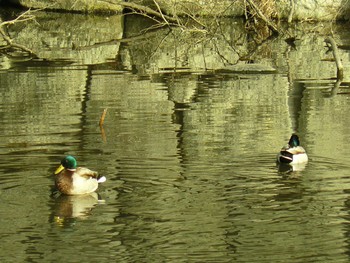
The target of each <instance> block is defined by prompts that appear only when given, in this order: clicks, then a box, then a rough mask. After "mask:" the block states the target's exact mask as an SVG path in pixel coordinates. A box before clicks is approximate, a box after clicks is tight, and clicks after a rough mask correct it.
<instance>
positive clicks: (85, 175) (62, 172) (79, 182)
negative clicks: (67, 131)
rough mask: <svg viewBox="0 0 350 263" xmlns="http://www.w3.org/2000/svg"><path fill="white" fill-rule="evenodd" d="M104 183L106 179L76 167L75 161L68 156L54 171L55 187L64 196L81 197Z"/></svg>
mask: <svg viewBox="0 0 350 263" xmlns="http://www.w3.org/2000/svg"><path fill="white" fill-rule="evenodd" d="M105 181H106V177H104V176H99V175H98V173H97V172H95V171H91V170H90V169H88V168H84V167H77V161H76V159H75V158H74V157H73V156H71V155H68V156H66V157H65V158H64V159H63V160H62V161H61V165H60V166H59V167H58V168H57V169H56V171H55V185H56V187H57V189H58V190H59V191H60V192H61V193H62V194H66V195H83V194H89V193H92V192H94V191H96V190H97V188H98V184H99V183H103V182H105Z"/></svg>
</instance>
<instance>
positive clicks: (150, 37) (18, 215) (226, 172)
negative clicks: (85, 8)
mask: <svg viewBox="0 0 350 263" xmlns="http://www.w3.org/2000/svg"><path fill="white" fill-rule="evenodd" d="M124 19H125V18H123V17H120V16H111V17H108V19H107V18H106V17H93V16H91V17H90V16H82V15H67V14H55V13H44V12H38V17H37V21H38V23H28V24H26V25H23V24H22V25H21V26H20V25H14V26H13V27H11V28H9V30H10V31H9V33H10V34H11V35H13V36H15V40H16V41H18V42H19V43H22V44H24V43H25V44H26V45H27V46H28V47H29V48H31V49H33V50H35V52H36V54H38V57H39V58H40V59H34V60H29V61H27V60H26V61H23V60H22V61H19V60H18V59H16V60H15V59H14V58H13V57H7V56H5V55H3V53H1V55H0V75H1V76H0V131H1V132H0V138H1V140H0V155H1V159H0V198H1V200H2V204H3V205H2V206H1V208H0V216H1V218H2V220H3V224H1V226H0V233H1V236H2V248H3V249H2V252H0V258H2V259H3V258H4V259H5V262H6V261H8V260H10V259H11V260H15V261H18V262H21V261H38V260H41V261H53V260H55V259H57V258H60V260H62V261H65V262H71V261H78V260H79V261H91V260H92V261H98V260H102V261H116V260H117V261H118V260H119V261H128V262H129V261H130V262H163V261H176V262H182V261H183V262H187V261H199V262H200V261H207V262H208V261H215V262H221V261H222V262H227V261H232V260H234V261H235V260H236V261H239V262H278V261H288V262H300V260H302V261H303V262H315V261H317V262H328V261H329V258H332V260H334V261H347V260H348V254H349V253H348V251H349V249H348V247H349V245H348V244H349V240H348V239H349V238H348V230H347V228H346V227H345V226H346V225H347V224H348V210H349V209H348V205H347V203H348V202H347V199H348V195H347V192H348V190H347V188H346V185H347V184H348V183H349V174H348V173H349V166H348V160H347V159H348V158H347V156H349V147H347V143H348V141H349V139H350V135H349V134H350V128H349V127H350V125H349V123H348V122H349V118H348V116H347V115H348V114H347V113H348V112H349V93H348V92H347V89H348V84H347V83H349V80H348V79H346V78H345V79H344V81H343V82H342V83H341V84H340V85H339V88H338V89H337V92H333V93H331V94H332V96H329V94H330V90H332V87H334V83H335V80H334V76H335V65H334V63H332V62H329V61H328V60H329V59H327V58H329V57H328V56H329V55H328V54H327V53H326V52H325V50H324V44H323V41H324V37H323V36H322V35H320V34H319V33H316V32H315V31H314V30H311V29H310V30H309V31H307V32H306V31H303V30H306V29H307V28H306V29H305V28H303V29H301V28H298V27H297V26H296V28H295V32H293V33H294V34H295V35H296V36H297V38H296V39H298V40H297V41H296V42H295V48H294V49H291V48H290V46H288V44H287V43H286V42H285V40H284V39H283V38H274V39H269V40H268V41H267V42H264V43H261V44H260V45H257V44H256V43H255V44H253V43H252V42H249V43H247V41H248V40H249V39H250V38H249V37H248V36H247V35H246V33H245V31H244V27H243V26H244V23H243V21H240V20H234V21H232V20H231V19H223V21H222V23H220V25H221V26H222V28H221V31H220V32H221V35H218V36H217V37H216V38H213V37H212V38H209V39H208V38H205V37H203V35H201V34H199V33H198V32H182V31H181V30H178V29H176V28H174V29H172V30H169V29H168V28H167V29H160V30H157V31H150V32H147V35H146V36H147V37H146V38H142V37H140V36H138V37H137V38H135V39H134V40H133V41H129V40H130V39H132V37H133V36H135V33H137V32H138V30H139V29H140V28H144V25H142V21H140V20H135V21H133V19H132V18H131V17H130V18H128V20H129V21H128V24H125V23H124V22H125V21H124ZM133 22H134V23H135V24H134V26H133V24H132V23H133ZM39 25H40V26H39ZM75 25H79V29H77V27H76V26H75ZM92 25H93V26H92ZM111 25H113V26H111ZM315 26H317V25H310V27H311V28H313V29H314V28H315ZM305 27H307V26H305ZM339 27H341V25H339ZM96 28H97V29H99V30H97V29H96ZM95 29H96V30H95ZM330 29H332V30H333V32H336V33H335V34H337V35H338V36H339V39H347V37H346V36H344V34H346V32H345V31H344V30H341V29H338V30H335V29H337V28H334V25H332V26H330V27H329V28H328V27H327V26H326V27H324V28H323V30H325V31H324V34H327V32H328V31H327V30H330ZM34 33H35V35H36V36H37V37H36V38H33V37H32V36H33V34H34ZM67 36H69V37H67ZM123 37H124V40H125V41H124V42H123V41H117V40H119V39H122V38H123ZM0 45H1V43H0ZM341 52H342V56H343V59H344V61H345V60H346V61H347V60H349V54H348V51H347V50H342V51H341ZM344 64H346V63H344ZM346 70H347V69H346ZM106 108H108V112H107V115H106V119H105V123H104V126H103V128H104V136H101V130H100V127H99V125H98V121H99V118H100V116H101V113H102V111H103V110H104V109H106ZM292 132H298V134H299V135H300V138H301V141H302V145H303V146H304V147H305V148H306V150H307V152H308V155H309V158H310V161H309V163H308V164H307V166H306V167H301V168H300V167H293V166H287V167H285V166H284V167H281V166H280V167H279V166H276V164H275V161H276V159H275V158H276V154H277V153H278V151H279V150H280V148H281V147H282V146H283V145H284V144H285V143H286V142H287V141H288V139H289V137H290V134H291V133H292ZM65 154H74V155H75V156H76V157H77V159H78V162H79V165H82V166H88V167H91V168H92V169H94V170H98V171H99V172H100V173H102V174H103V175H106V177H107V182H105V183H104V185H103V187H102V188H100V189H99V192H98V194H99V195H100V196H101V198H102V199H103V200H105V203H104V204H103V205H99V204H100V202H99V198H98V197H96V195H94V196H81V197H68V196H60V197H58V198H54V199H51V197H50V186H52V184H53V178H52V176H50V175H51V174H52V172H53V171H54V169H55V167H56V165H57V164H58V163H59V161H60V160H61V157H62V156H63V155H65ZM8 226H11V227H8ZM57 226H60V227H57ZM61 226H62V227H61ZM72 244H74V246H73V245H72ZM62 251H64V253H62ZM295 251H298V253H295Z"/></svg>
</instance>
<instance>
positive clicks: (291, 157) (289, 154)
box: [277, 134, 308, 164]
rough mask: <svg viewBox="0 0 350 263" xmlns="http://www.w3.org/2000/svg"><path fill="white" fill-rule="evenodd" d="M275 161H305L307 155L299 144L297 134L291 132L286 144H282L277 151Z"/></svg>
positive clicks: (299, 162) (293, 162) (297, 162)
mask: <svg viewBox="0 0 350 263" xmlns="http://www.w3.org/2000/svg"><path fill="white" fill-rule="evenodd" d="M277 161H278V162H279V163H289V164H301V163H307V161H308V157H307V154H306V151H305V149H304V148H303V147H302V146H300V141H299V137H298V135H296V134H292V136H291V137H290V139H289V142H288V145H286V146H284V147H283V148H282V149H281V151H280V152H279V153H278V155H277Z"/></svg>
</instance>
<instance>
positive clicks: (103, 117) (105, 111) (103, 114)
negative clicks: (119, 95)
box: [99, 108, 107, 127]
mask: <svg viewBox="0 0 350 263" xmlns="http://www.w3.org/2000/svg"><path fill="white" fill-rule="evenodd" d="M106 114H107V108H106V109H104V110H103V112H102V115H101V118H100V122H99V125H100V127H102V126H103V123H104V122H105V118H106Z"/></svg>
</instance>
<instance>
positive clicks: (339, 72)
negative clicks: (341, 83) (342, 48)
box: [324, 37, 344, 80]
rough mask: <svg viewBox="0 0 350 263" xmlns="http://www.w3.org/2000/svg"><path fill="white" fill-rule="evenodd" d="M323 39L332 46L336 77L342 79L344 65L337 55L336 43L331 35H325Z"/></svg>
mask: <svg viewBox="0 0 350 263" xmlns="http://www.w3.org/2000/svg"><path fill="white" fill-rule="evenodd" d="M324 41H325V42H326V43H327V44H329V45H330V48H332V52H333V57H334V59H335V64H336V66H337V79H340V80H342V79H343V76H344V72H343V71H344V67H343V63H342V61H341V59H340V56H339V52H338V46H337V43H336V42H335V40H334V39H333V38H332V37H327V38H326V39H325V40H324Z"/></svg>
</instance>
